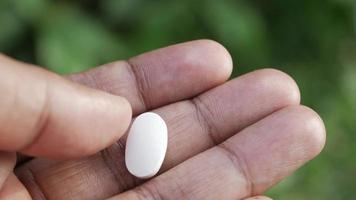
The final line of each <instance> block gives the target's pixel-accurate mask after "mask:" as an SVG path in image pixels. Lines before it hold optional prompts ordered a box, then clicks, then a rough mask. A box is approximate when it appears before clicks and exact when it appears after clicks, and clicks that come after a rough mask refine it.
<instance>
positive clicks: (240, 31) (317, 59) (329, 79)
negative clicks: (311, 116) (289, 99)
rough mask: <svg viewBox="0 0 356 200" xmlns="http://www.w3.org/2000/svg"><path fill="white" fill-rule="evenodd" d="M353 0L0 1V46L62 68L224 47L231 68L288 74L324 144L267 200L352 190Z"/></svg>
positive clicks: (337, 195)
mask: <svg viewBox="0 0 356 200" xmlns="http://www.w3.org/2000/svg"><path fill="white" fill-rule="evenodd" d="M355 30H356V1H354V0H323V1H322V0H313V1H311V0H299V1H293V0H291V1H285V0H273V1H257V0H252V1H251V0H250V1H248V0H235V1H233V0H222V1H214V0H206V1H203V0H191V1H188V0H185V1H184V0H183V1H178V0H171V1H163V0H155V1H154V0H102V1H98V0H96V1H83V0H82V1H77V2H75V3H73V2H72V1H54V0H52V1H49V0H26V1H22V0H2V1H0V51H2V52H5V53H7V54H9V55H11V56H13V57H15V58H18V59H21V60H24V61H28V62H33V63H36V64H39V65H41V66H45V67H47V68H49V69H51V70H54V71H56V72H58V73H71V72H77V71H81V70H85V69H88V68H90V67H93V66H96V65H99V64H103V63H106V62H110V61H113V60H117V59H122V58H127V57H128V56H132V55H135V54H138V53H142V52H144V51H148V50H151V49H155V48H159V47H162V46H166V45H170V44H173V43H178V42H183V41H187V40H193V39H198V38H211V39H214V40H216V41H218V42H220V43H222V44H223V45H224V46H226V47H227V49H229V51H230V52H231V54H232V56H233V59H234V63H235V69H234V76H237V75H238V74H242V73H245V72H248V71H251V70H254V69H257V68H262V67H270V66H272V67H277V68H279V69H281V70H283V71H286V72H287V73H289V74H290V75H291V76H293V78H295V80H296V81H297V82H298V84H299V86H300V90H301V93H302V102H303V103H304V104H306V105H308V106H311V107H312V108H314V109H315V110H316V111H317V112H319V113H320V114H321V116H322V118H323V119H324V121H325V123H326V128H327V132H328V142H327V145H326V148H325V150H324V151H323V153H322V154H321V155H320V156H319V157H318V158H317V159H315V160H313V161H312V162H310V163H309V164H308V165H307V166H305V167H303V168H302V169H301V170H299V171H297V172H296V173H295V174H294V175H293V176H292V177H290V178H288V179H287V180H285V181H283V182H282V183H280V184H278V185H277V187H276V188H274V189H272V190H271V191H269V192H268V195H271V196H272V197H274V198H276V199H292V200H293V199H356V191H355V188H356V184H355V183H354V180H353V179H354V177H356V170H355V169H356V159H355V156H354V155H353V154H354V153H355V152H356V145H353V141H356V134H354V131H355V130H356V127H355V126H356V125H355V121H356V116H355V114H354V113H355V112H356V105H355V103H354V102H356V33H355Z"/></svg>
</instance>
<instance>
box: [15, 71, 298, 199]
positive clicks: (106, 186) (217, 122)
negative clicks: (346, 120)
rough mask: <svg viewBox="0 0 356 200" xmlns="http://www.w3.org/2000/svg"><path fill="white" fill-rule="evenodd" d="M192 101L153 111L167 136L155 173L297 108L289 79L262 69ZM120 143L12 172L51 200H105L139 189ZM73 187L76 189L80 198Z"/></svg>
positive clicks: (296, 98) (34, 163)
mask: <svg viewBox="0 0 356 200" xmlns="http://www.w3.org/2000/svg"><path fill="white" fill-rule="evenodd" d="M197 98H198V99H199V100H190V101H182V102H178V103H175V104H171V105H168V106H165V107H162V108H160V109H157V110H155V111H154V112H156V113H158V114H160V115H161V116H162V117H163V119H164V120H165V121H166V123H167V126H168V130H169V134H168V136H169V139H168V151H167V154H166V157H165V161H164V165H163V166H162V169H161V172H164V171H165V170H167V169H169V168H171V167H173V166H175V165H177V164H179V163H181V162H183V161H184V160H186V159H188V158H190V157H192V156H194V155H195V154H198V153H200V152H202V151H204V150H206V149H208V148H210V147H212V146H214V145H215V144H216V143H220V142H222V141H223V140H225V139H226V138H228V137H230V136H232V135H233V134H235V133H236V132H238V131H240V130H242V129H243V128H245V127H246V126H248V125H250V124H253V123H254V122H256V121H258V120H259V119H262V118H263V117H265V116H266V115H268V114H270V113H272V112H274V111H276V110H278V109H281V108H283V107H285V106H288V105H295V104H298V103H299V91H298V88H297V86H296V84H295V82H294V81H293V80H292V79H291V78H290V77H289V76H287V75H286V74H284V73H281V72H279V71H276V70H271V69H266V70H259V71H255V72H252V73H249V74H246V75H244V76H241V77H239V78H236V79H234V80H231V81H229V82H227V83H225V84H223V85H221V86H219V87H217V88H214V89H212V90H210V91H208V92H206V93H204V94H202V95H200V96H199V97H197ZM192 102H195V103H192ZM208 111H210V112H208ZM204 119H207V120H206V121H204ZM209 119H210V120H209ZM210 127H216V128H215V130H217V131H216V132H212V131H211V130H212V129H211V128H210ZM124 143H125V142H124V141H122V142H119V143H117V144H115V145H113V146H111V147H110V148H108V149H106V150H104V151H102V152H101V153H100V154H96V155H95V156H92V157H90V158H87V159H84V160H83V159H81V160H79V161H68V162H60V163H48V162H46V161H43V160H38V159H35V160H33V161H31V162H29V163H26V164H25V165H24V166H22V167H21V168H18V169H17V174H18V175H19V176H20V177H21V180H22V181H24V182H27V181H26V180H27V179H28V177H29V176H28V171H31V172H32V173H34V174H36V177H37V182H38V183H39V184H41V185H44V186H45V187H42V189H43V190H45V191H51V192H52V193H51V195H53V196H51V198H65V199H68V198H71V197H72V196H73V195H76V194H77V193H80V195H85V196H83V197H82V198H85V199H91V198H93V197H92V196H93V195H97V196H96V197H97V198H99V199H100V198H105V197H108V196H110V195H113V194H116V193H119V192H122V191H125V190H127V189H130V188H132V187H135V186H136V185H137V184H139V183H140V181H139V180H137V179H135V178H134V177H132V176H131V175H130V174H129V172H128V171H127V170H126V168H125V163H124V154H123V152H124V145H123V144H124ZM83 177H85V178H83ZM92 183H95V184H92ZM32 184H33V182H29V183H28V184H26V186H27V187H28V188H29V190H30V191H31V193H37V192H40V191H37V189H36V188H37V187H36V186H34V185H32ZM72 184H73V185H74V186H73V185H72ZM75 185H81V189H80V192H77V191H78V189H76V187H75ZM82 186H83V187H82ZM83 188H85V189H83ZM98 188H100V190H98ZM94 191H95V192H94ZM94 193H95V194H94ZM61 195H64V196H61Z"/></svg>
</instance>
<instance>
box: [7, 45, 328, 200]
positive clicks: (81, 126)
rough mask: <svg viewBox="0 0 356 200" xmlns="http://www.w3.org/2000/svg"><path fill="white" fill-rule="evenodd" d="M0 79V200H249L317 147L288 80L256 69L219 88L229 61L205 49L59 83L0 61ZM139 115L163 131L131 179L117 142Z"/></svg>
mask: <svg viewBox="0 0 356 200" xmlns="http://www.w3.org/2000/svg"><path fill="white" fill-rule="evenodd" d="M0 70H1V72H2V73H1V74H0V93H1V94H3V95H1V98H0V150H1V152H2V153H1V154H0V163H1V165H0V188H1V189H0V199H107V198H109V199H127V200H136V199H137V200H139V199H269V198H268V197H264V196H258V195H260V194H262V193H263V192H264V191H266V190H267V189H269V188H270V187H272V186H273V185H275V184H276V183H278V182H279V181H281V180H283V179H284V178H286V177H287V176H288V175H290V174H291V173H293V172H294V171H295V170H296V169H298V168H299V167H300V166H302V165H303V164H305V163H306V162H307V161H309V160H310V159H312V158H313V157H315V156H316V155H317V154H319V153H320V151H321V150H322V148H323V146H324V143H325V128H324V124H323V122H322V120H321V119H320V117H319V116H318V115H317V114H316V113H315V112H314V111H312V110H311V109H310V108H307V107H305V106H301V105H299V103H300V94H299V90H298V87H297V85H296V83H295V82H294V81H293V79H291V78H290V77H289V76H288V75H286V74H285V73H283V72H280V71H277V70H274V69H262V70H257V71H254V72H250V73H248V74H245V75H242V76H240V77H237V78H234V79H232V80H229V81H227V80H228V78H229V76H230V74H231V71H232V61H231V57H230V55H229V53H228V52H227V51H226V49H225V48H223V47H222V46H221V45H219V44H218V43H216V42H213V41H210V40H199V41H193V42H188V43H183V44H178V45H174V46H170V47H166V48H163V49H159V50H156V51H153V52H149V53H145V54H142V55H140V56H137V57H134V58H131V59H129V60H128V61H117V62H114V63H110V64H107V65H103V66H100V67H97V68H94V69H92V70H90V71H87V72H83V73H78V74H73V75H69V76H67V77H60V76H58V75H55V74H53V73H51V72H48V71H45V70H44V69H41V68H38V67H36V66H30V65H28V64H25V63H21V62H18V61H15V60H12V59H10V58H8V57H6V56H0ZM149 110H150V111H153V112H156V113H158V114H159V115H161V116H162V118H163V119H164V120H165V121H166V123H167V126H168V130H169V140H168V151H167V155H166V158H165V161H164V164H163V166H162V168H161V170H160V172H159V174H158V175H157V176H156V177H154V178H152V179H149V180H139V179H137V178H135V177H133V176H132V175H130V174H129V173H128V171H127V170H126V168H125V164H124V154H123V153H124V144H125V138H126V136H125V132H126V130H127V128H128V127H129V124H130V122H131V120H132V117H135V116H136V115H138V114H140V113H142V112H146V111H149ZM19 155H21V156H20V157H18V159H17V160H18V163H17V164H16V156H19ZM23 155H27V156H31V158H29V157H24V156H23Z"/></svg>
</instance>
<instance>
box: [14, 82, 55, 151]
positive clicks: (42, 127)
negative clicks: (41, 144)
mask: <svg viewBox="0 0 356 200" xmlns="http://www.w3.org/2000/svg"><path fill="white" fill-rule="evenodd" d="M48 84H49V83H48V82H45V83H44V90H43V91H44V95H43V98H44V99H43V104H42V107H41V111H40V114H39V116H38V118H37V122H36V124H35V127H36V129H35V133H34V134H35V136H34V138H33V139H32V140H31V142H30V143H28V144H27V145H25V146H24V147H23V148H21V150H24V149H28V148H30V147H31V146H32V145H33V144H34V143H36V141H37V140H39V139H40V138H41V137H42V135H43V134H44V133H45V132H46V130H47V127H48V126H49V123H50V108H49V107H50V106H49V103H50V95H49V90H50V89H49V85H48Z"/></svg>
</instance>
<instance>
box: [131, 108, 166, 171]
mask: <svg viewBox="0 0 356 200" xmlns="http://www.w3.org/2000/svg"><path fill="white" fill-rule="evenodd" d="M167 140H168V136H167V125H166V123H165V122H164V120H163V119H162V118H161V117H160V116H159V115H157V114H156V113H152V112H146V113H143V114H141V115H139V116H138V117H136V119H135V120H134V122H133V123H132V125H131V128H130V131H129V134H128V137H127V141H126V150H125V163H126V167H127V169H128V170H129V172H130V173H131V174H132V175H134V176H136V177H139V178H150V177H152V176H154V175H155V174H156V173H157V172H158V170H159V169H160V168H161V165H162V163H163V160H164V156H165V155H166V150H167Z"/></svg>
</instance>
